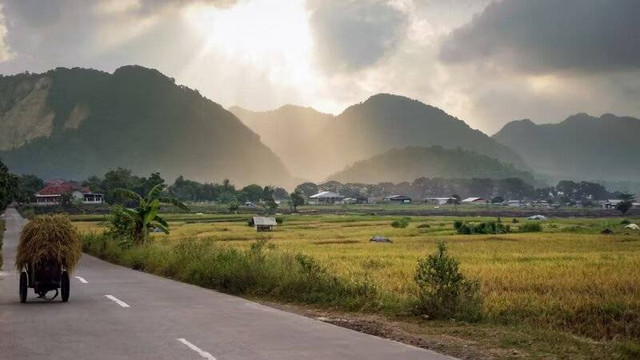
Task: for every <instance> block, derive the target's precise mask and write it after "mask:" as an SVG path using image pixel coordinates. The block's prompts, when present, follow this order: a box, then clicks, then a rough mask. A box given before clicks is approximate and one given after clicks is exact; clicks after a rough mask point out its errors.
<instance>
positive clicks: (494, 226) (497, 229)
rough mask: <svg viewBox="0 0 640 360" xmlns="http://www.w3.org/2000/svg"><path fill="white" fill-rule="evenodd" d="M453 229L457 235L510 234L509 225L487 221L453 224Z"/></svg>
mask: <svg viewBox="0 0 640 360" xmlns="http://www.w3.org/2000/svg"><path fill="white" fill-rule="evenodd" d="M453 227H454V228H456V231H457V232H458V234H462V235H471V234H506V233H508V232H511V227H510V226H509V225H504V224H503V223H502V222H496V221H487V222H481V223H479V224H469V223H460V224H458V221H456V222H454V224H453Z"/></svg>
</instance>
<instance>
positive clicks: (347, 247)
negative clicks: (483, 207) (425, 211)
mask: <svg viewBox="0 0 640 360" xmlns="http://www.w3.org/2000/svg"><path fill="white" fill-rule="evenodd" d="M248 217H249V216H247V215H201V216H198V215H190V214H175V215H168V216H167V217H166V218H168V219H169V220H170V224H171V230H172V231H171V234H170V235H164V234H155V235H154V237H156V238H157V239H158V240H160V239H164V241H162V242H165V241H168V242H173V241H175V240H179V239H194V238H195V239H199V240H201V241H203V242H215V243H217V244H218V245H222V246H228V247H235V248H248V247H249V246H250V244H251V243H254V242H255V241H256V240H268V241H269V243H271V244H274V245H275V246H276V247H277V248H278V249H280V250H283V251H292V252H294V251H295V252H298V253H303V254H306V255H309V256H312V257H313V258H315V259H316V260H318V261H319V262H320V263H322V264H324V265H325V266H327V267H328V268H329V269H331V271H333V272H335V273H336V274H338V275H340V276H343V277H346V278H350V279H365V278H366V279H368V280H371V281H373V282H374V283H375V284H376V286H378V287H379V288H380V289H381V291H382V292H384V293H386V294H388V295H389V296H390V297H391V298H395V299H398V301H399V302H401V301H402V299H405V298H408V297H409V296H411V295H412V294H415V292H416V286H415V284H414V282H413V276H414V273H415V269H416V263H417V261H418V259H419V258H421V257H425V256H427V255H428V254H430V253H432V252H433V251H434V250H435V249H436V242H437V241H439V240H444V241H446V243H447V245H448V246H449V251H450V254H451V255H453V256H455V257H456V258H457V259H458V260H459V261H460V263H461V269H462V270H463V271H464V273H465V274H466V275H467V276H468V277H471V278H474V279H478V280H479V281H480V282H481V284H482V292H483V295H484V299H485V301H484V305H483V306H484V311H485V313H486V314H487V319H488V321H489V322H494V323H500V324H521V323H524V324H529V325H532V326H544V327H545V328H552V329H558V330H564V331H567V332H570V333H573V334H577V335H580V336H584V337H587V338H591V339H594V340H604V339H619V338H622V339H629V340H632V341H634V342H637V339H638V338H639V337H640V275H639V273H638V269H640V232H634V231H632V230H626V229H624V225H622V224H621V223H620V222H621V220H622V218H606V219H582V218H566V219H565V218H559V219H550V220H549V221H545V222H543V232H539V233H517V229H518V227H519V226H521V225H522V224H524V223H525V220H524V219H522V218H521V219H517V220H518V222H515V223H514V222H513V220H512V219H511V218H509V219H502V221H503V222H504V223H508V224H509V225H511V227H512V230H513V231H514V233H510V234H501V235H457V234H456V231H455V230H454V228H453V221H454V220H457V219H458V218H454V217H411V222H410V225H409V226H408V227H407V228H404V229H400V228H393V227H392V226H391V225H390V224H391V222H392V221H393V220H397V219H399V218H400V217H394V216H371V215H365V214H362V215H291V216H285V217H284V223H283V224H282V225H281V226H278V228H277V230H276V231H273V232H268V233H257V232H256V231H255V230H254V229H253V228H252V227H249V226H247V223H246V220H247V219H248ZM74 219H75V220H76V222H75V223H76V225H77V226H78V228H79V229H80V231H81V232H84V233H90V232H100V231H102V229H103V225H102V224H101V223H100V218H99V217H88V216H87V217H83V216H78V217H75V218H74ZM460 219H462V220H463V221H471V222H474V221H485V220H493V221H495V220H496V219H495V218H482V217H473V218H460ZM628 220H629V221H630V222H632V223H640V219H638V218H635V219H634V218H630V219H628ZM604 229H609V230H611V231H613V234H606V235H605V234H602V233H601V232H602V231H603V230H604ZM373 235H382V236H386V237H388V238H390V239H391V241H392V243H390V244H385V243H372V242H370V241H369V239H370V237H372V236H373Z"/></svg>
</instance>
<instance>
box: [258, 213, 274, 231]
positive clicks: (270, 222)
mask: <svg viewBox="0 0 640 360" xmlns="http://www.w3.org/2000/svg"><path fill="white" fill-rule="evenodd" d="M277 225H278V223H277V222H276V218H272V217H262V216H254V217H253V226H254V227H255V228H256V231H271V230H273V229H274V228H275V227H276V226H277Z"/></svg>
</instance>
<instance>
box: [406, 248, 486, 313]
mask: <svg viewBox="0 0 640 360" xmlns="http://www.w3.org/2000/svg"><path fill="white" fill-rule="evenodd" d="M414 280H415V282H416V284H417V285H418V289H419V293H418V303H417V306H416V310H417V311H418V313H420V314H422V315H427V316H428V317H429V318H431V319H458V320H465V321H478V320H480V318H481V315H482V312H481V307H482V298H481V295H480V284H479V283H478V282H477V281H473V280H468V279H466V278H465V276H464V275H463V274H462V273H461V272H460V270H459V262H458V260H456V259H455V258H453V257H451V256H449V254H448V253H447V247H446V245H445V243H444V242H439V243H438V249H437V250H436V252H435V253H433V254H431V255H429V256H428V257H427V258H425V259H422V260H420V261H418V266H417V270H416V274H415V277H414Z"/></svg>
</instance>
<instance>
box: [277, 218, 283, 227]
mask: <svg viewBox="0 0 640 360" xmlns="http://www.w3.org/2000/svg"><path fill="white" fill-rule="evenodd" d="M283 222H284V218H283V217H282V216H278V217H276V224H278V225H282V223H283Z"/></svg>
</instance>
